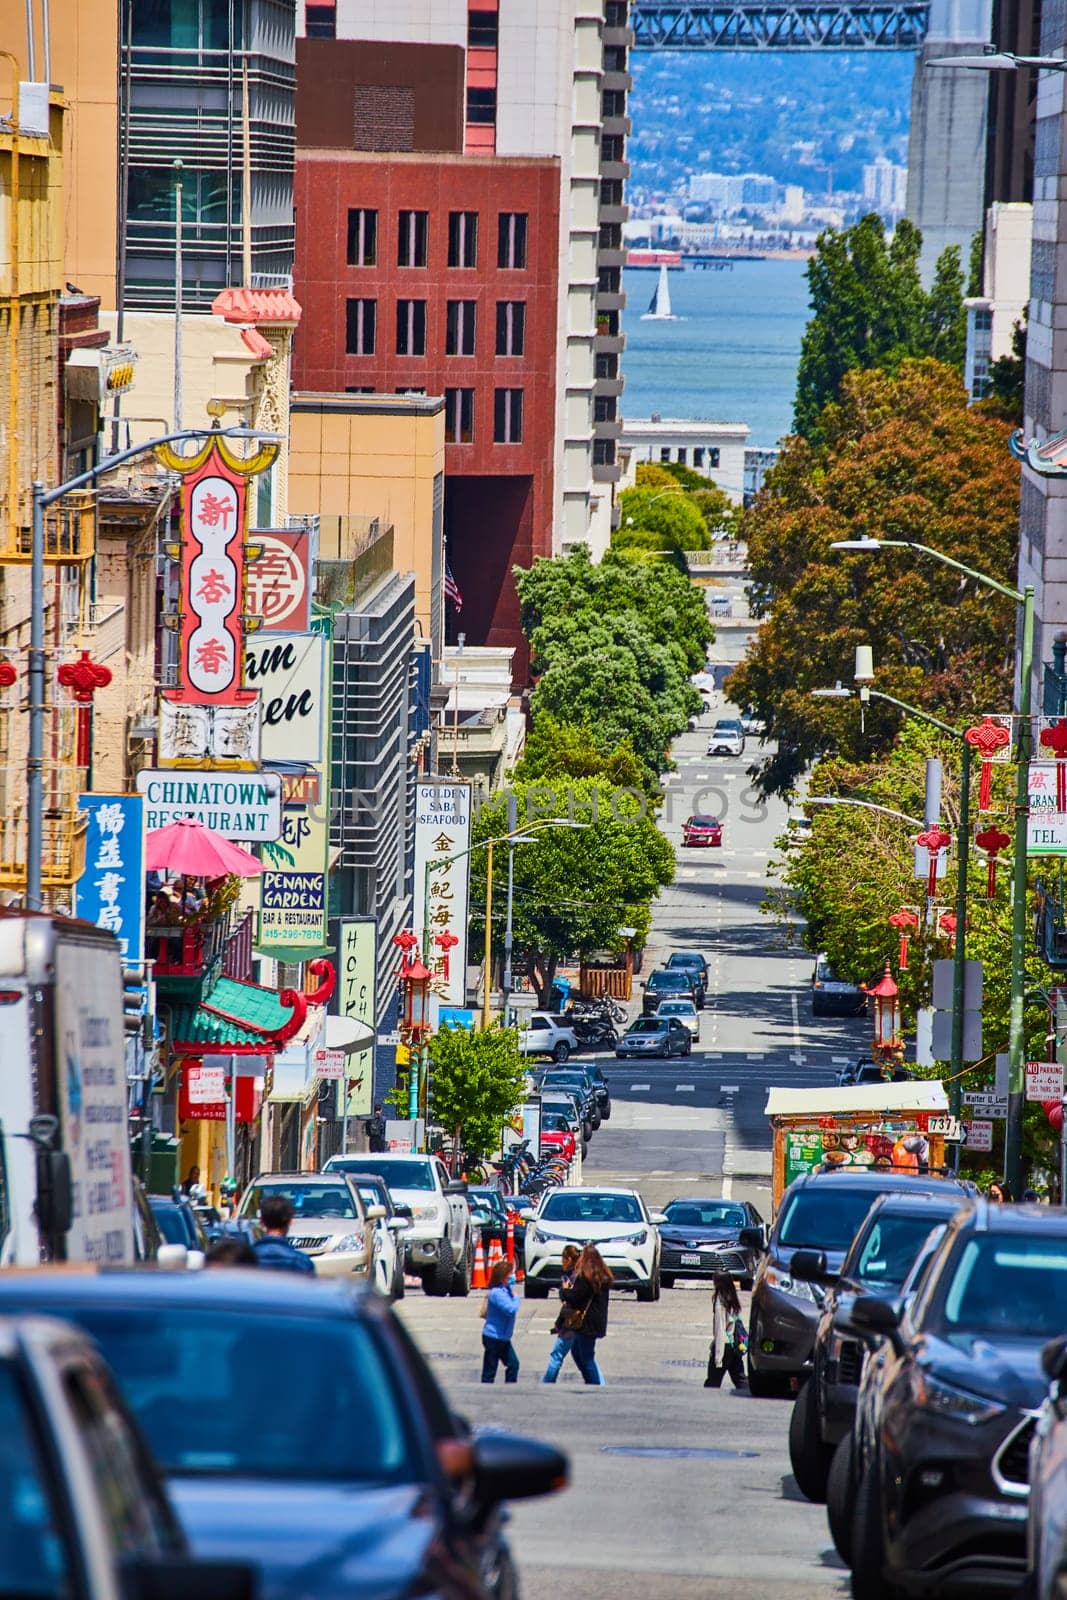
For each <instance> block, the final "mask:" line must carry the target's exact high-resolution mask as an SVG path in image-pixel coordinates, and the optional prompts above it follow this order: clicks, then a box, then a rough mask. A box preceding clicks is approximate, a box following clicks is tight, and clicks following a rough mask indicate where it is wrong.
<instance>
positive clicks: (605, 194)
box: [600, 178, 622, 206]
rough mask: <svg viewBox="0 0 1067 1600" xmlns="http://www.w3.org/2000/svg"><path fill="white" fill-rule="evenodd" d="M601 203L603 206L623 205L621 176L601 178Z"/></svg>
mask: <svg viewBox="0 0 1067 1600" xmlns="http://www.w3.org/2000/svg"><path fill="white" fill-rule="evenodd" d="M600 204H601V205H602V206H621V205H622V179H621V178H602V179H601V180H600Z"/></svg>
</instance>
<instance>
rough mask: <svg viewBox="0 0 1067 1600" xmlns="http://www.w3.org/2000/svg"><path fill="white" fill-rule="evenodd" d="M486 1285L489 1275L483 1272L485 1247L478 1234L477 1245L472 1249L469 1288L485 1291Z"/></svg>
mask: <svg viewBox="0 0 1067 1600" xmlns="http://www.w3.org/2000/svg"><path fill="white" fill-rule="evenodd" d="M488 1285H489V1274H488V1272H487V1271H486V1270H485V1246H484V1244H483V1243H482V1236H481V1234H479V1235H478V1243H477V1244H476V1245H475V1247H474V1269H473V1271H472V1272H471V1288H472V1289H485V1288H487V1287H488Z"/></svg>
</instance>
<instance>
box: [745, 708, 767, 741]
mask: <svg viewBox="0 0 1067 1600" xmlns="http://www.w3.org/2000/svg"><path fill="white" fill-rule="evenodd" d="M741 726H742V728H743V729H744V731H745V734H746V736H747V735H748V734H750V733H752V734H760V733H766V732H767V724H766V722H765V721H764V720H763V718H762V717H757V716H756V714H755V712H753V711H742V713H741Z"/></svg>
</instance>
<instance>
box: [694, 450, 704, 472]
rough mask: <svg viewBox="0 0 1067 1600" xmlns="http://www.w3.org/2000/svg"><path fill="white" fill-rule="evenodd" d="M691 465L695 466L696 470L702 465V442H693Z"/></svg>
mask: <svg viewBox="0 0 1067 1600" xmlns="http://www.w3.org/2000/svg"><path fill="white" fill-rule="evenodd" d="M693 465H694V467H696V469H697V471H698V472H699V470H700V468H701V467H702V466H703V465H704V446H703V445H702V444H695V445H694V446H693Z"/></svg>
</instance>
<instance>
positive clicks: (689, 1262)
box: [678, 1254, 701, 1267]
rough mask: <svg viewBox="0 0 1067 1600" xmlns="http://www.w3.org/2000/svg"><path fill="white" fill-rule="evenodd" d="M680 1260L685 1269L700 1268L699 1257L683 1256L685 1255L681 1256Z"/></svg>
mask: <svg viewBox="0 0 1067 1600" xmlns="http://www.w3.org/2000/svg"><path fill="white" fill-rule="evenodd" d="M678 1259H679V1261H680V1262H681V1263H682V1266H683V1267H699V1266H700V1260H701V1258H700V1256H698V1255H684V1254H683V1255H681V1256H679V1257H678Z"/></svg>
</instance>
